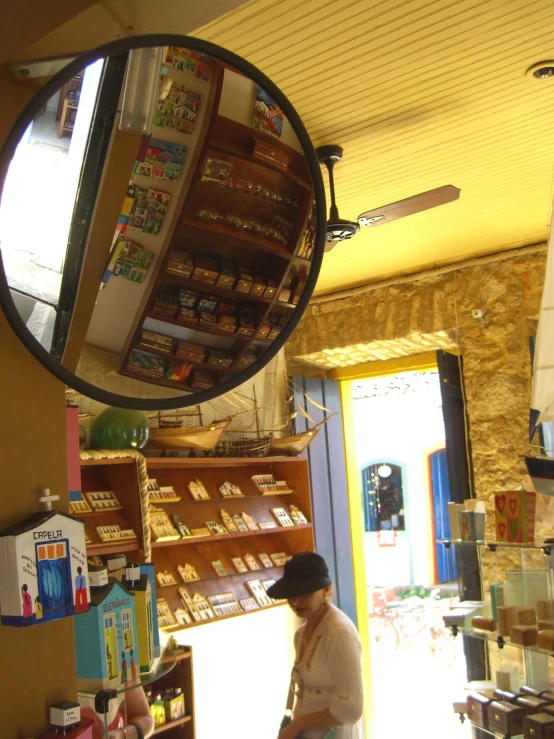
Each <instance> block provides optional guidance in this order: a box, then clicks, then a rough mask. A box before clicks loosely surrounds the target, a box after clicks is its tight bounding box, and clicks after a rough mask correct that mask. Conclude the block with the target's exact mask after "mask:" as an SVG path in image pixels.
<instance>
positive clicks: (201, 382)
mask: <svg viewBox="0 0 554 739" xmlns="http://www.w3.org/2000/svg"><path fill="white" fill-rule="evenodd" d="M215 383H216V378H215V375H214V374H213V372H206V371H205V370H195V371H194V373H193V375H192V382H191V384H190V387H191V388H192V389H193V390H209V389H210V388H212V387H213V386H214V385H215Z"/></svg>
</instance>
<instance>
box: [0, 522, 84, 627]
mask: <svg viewBox="0 0 554 739" xmlns="http://www.w3.org/2000/svg"><path fill="white" fill-rule="evenodd" d="M0 572H1V573H2V576H1V577H0V607H1V609H2V615H1V618H0V620H1V622H2V623H3V624H4V625H6V626H32V625H33V624H38V623H41V622H43V621H54V620H55V619H58V618H64V617H65V616H73V615H74V614H76V613H84V612H86V611H88V609H89V601H90V590H89V585H88V570H87V556H86V547H85V526H84V522H83V521H81V520H79V519H77V518H73V517H72V516H70V515H68V514H67V513H64V512H63V511H37V512H36V513H33V514H31V515H30V516H29V517H28V518H26V519H25V520H24V521H21V523H19V524H16V525H15V526H12V527H10V528H8V529H4V530H3V531H0Z"/></svg>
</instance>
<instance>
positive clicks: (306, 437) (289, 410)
mask: <svg viewBox="0 0 554 739" xmlns="http://www.w3.org/2000/svg"><path fill="white" fill-rule="evenodd" d="M302 395H303V397H304V400H305V401H306V405H308V404H310V405H312V406H314V407H315V408H318V409H319V410H321V411H324V412H326V413H331V411H330V410H329V409H328V408H325V406H324V405H321V404H320V403H318V402H316V401H315V400H314V399H313V398H310V396H309V395H308V393H306V392H303V393H302ZM293 403H294V395H289V397H288V398H287V400H286V411H285V418H286V422H285V423H284V424H283V425H282V426H274V427H273V429H272V430H274V431H280V430H282V429H287V430H288V431H289V433H288V434H287V435H285V436H281V437H273V438H272V440H271V444H270V445H269V454H290V455H293V456H296V455H298V454H302V452H303V451H304V450H305V449H306V448H307V446H308V444H311V442H312V441H313V440H314V439H315V437H316V436H317V435H318V433H319V429H320V428H321V426H323V425H324V424H325V423H327V421H329V420H330V419H331V418H333V416H335V415H336V413H331V415H330V416H325V417H324V418H323V419H322V420H321V421H319V422H318V423H316V422H315V420H314V419H313V418H312V417H311V416H310V415H309V413H308V411H307V410H305V409H304V408H302V405H300V404H298V410H293ZM299 411H300V413H301V414H302V415H303V416H304V417H305V418H306V420H307V421H309V422H310V423H311V424H313V425H312V426H311V427H309V428H307V429H306V430H305V431H301V432H300V433H297V434H295V433H292V425H293V422H294V419H295V418H296V417H297V415H298V412H299Z"/></svg>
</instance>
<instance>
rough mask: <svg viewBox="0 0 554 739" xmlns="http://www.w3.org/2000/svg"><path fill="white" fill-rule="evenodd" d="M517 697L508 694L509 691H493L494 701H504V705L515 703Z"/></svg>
mask: <svg viewBox="0 0 554 739" xmlns="http://www.w3.org/2000/svg"><path fill="white" fill-rule="evenodd" d="M517 698H518V696H517V695H516V694H515V693H510V691H509V690H499V689H498V688H497V689H496V690H495V691H494V700H495V701H504V703H515V701H516V700H517Z"/></svg>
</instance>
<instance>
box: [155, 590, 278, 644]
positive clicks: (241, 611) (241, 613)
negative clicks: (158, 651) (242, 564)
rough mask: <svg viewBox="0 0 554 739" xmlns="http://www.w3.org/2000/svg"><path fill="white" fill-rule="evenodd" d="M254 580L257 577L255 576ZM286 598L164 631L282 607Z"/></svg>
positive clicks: (189, 627) (172, 630)
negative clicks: (268, 604) (267, 604)
mask: <svg viewBox="0 0 554 739" xmlns="http://www.w3.org/2000/svg"><path fill="white" fill-rule="evenodd" d="M253 579H254V580H255V579H257V578H253ZM286 603H287V602H286V600H283V601H281V602H280V603H272V604H271V605H270V606H259V607H258V608H252V609H251V610H250V611H243V610H240V611H237V612H236V613H227V614H226V615H225V616H216V617H215V618H209V619H207V620H206V621H194V622H193V623H191V624H185V625H183V624H179V625H178V626H169V627H168V628H166V629H163V631H165V632H167V633H168V634H171V633H172V632H174V631H180V630H181V629H191V628H192V627H193V626H203V625H204V624H213V623H215V622H216V621H226V620H227V619H228V618H236V617H237V616H246V615H247V614H249V613H259V612H260V611H267V610H269V609H270V608H281V607H282V606H284V605H286Z"/></svg>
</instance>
